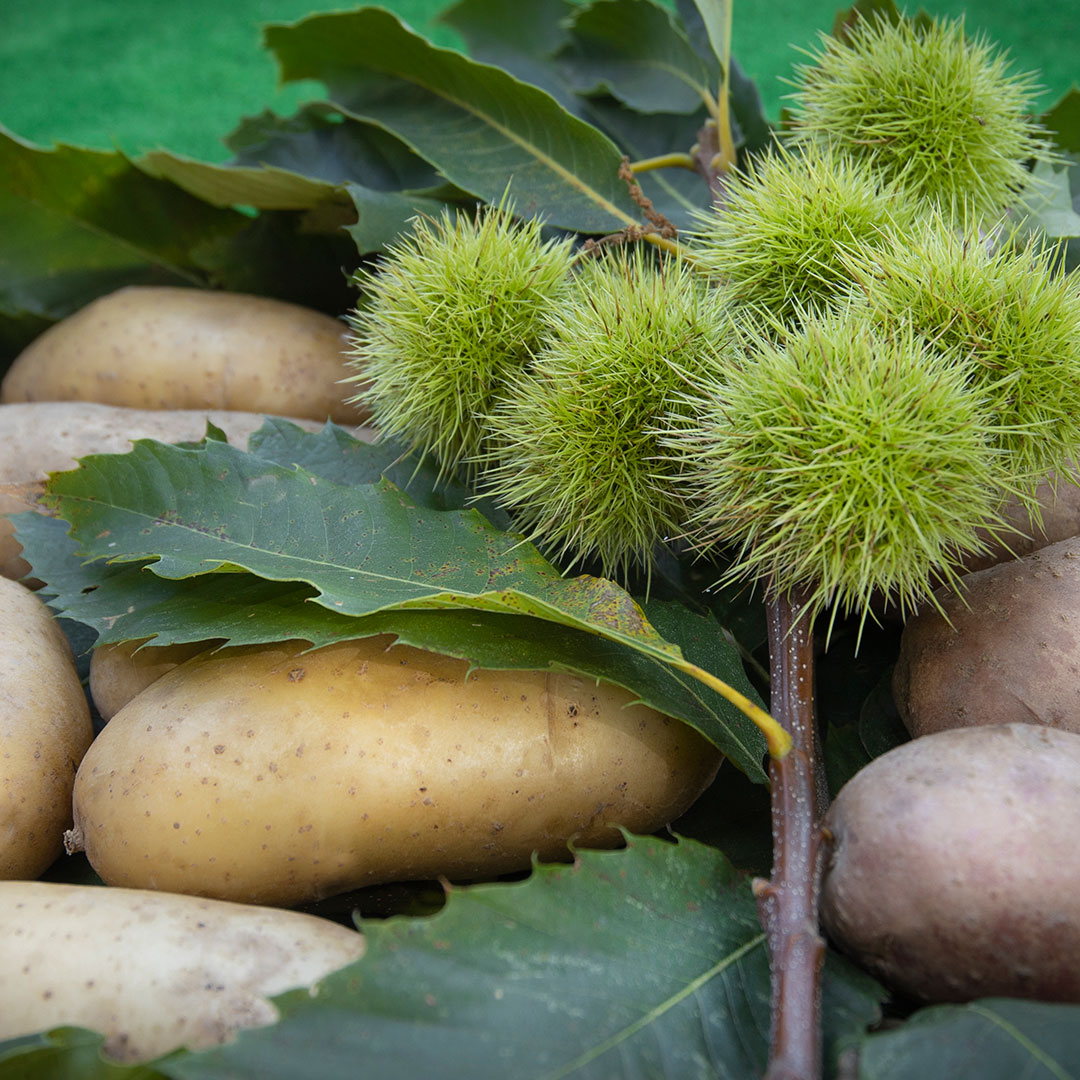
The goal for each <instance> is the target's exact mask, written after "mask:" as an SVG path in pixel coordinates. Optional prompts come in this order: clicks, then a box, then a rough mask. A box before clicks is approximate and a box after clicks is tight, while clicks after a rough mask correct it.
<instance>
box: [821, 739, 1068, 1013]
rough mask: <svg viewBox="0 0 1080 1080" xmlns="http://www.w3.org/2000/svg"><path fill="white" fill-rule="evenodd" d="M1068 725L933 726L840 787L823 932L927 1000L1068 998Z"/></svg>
mask: <svg viewBox="0 0 1080 1080" xmlns="http://www.w3.org/2000/svg"><path fill="white" fill-rule="evenodd" d="M1078 822H1080V735H1074V734H1073V733H1071V732H1067V731H1056V730H1053V729H1048V728H1037V727H1034V726H1033V725H1031V724H1009V725H997V726H993V727H981V728H963V729H959V730H956V731H943V732H939V733H938V734H935V735H928V736H927V737H926V738H923V739H915V740H913V741H912V742H909V743H905V744H904V745H902V746H899V747H897V748H896V749H894V750H891V751H889V752H888V753H887V754H884V755H883V756H882V757H880V758H877V759H875V760H874V761H872V762H871V763H870V764H869V765H867V766H866V767H865V768H864V769H862V770H861V771H860V772H859V773H857V774H856V775H855V776H854V777H853V778H852V779H851V780H850V781H849V782H848V783H847V784H846V785H845V786H844V788H843V789H842V790H841V791H840V794H839V795H838V796H837V798H836V801H835V802H834V803H833V805H832V806H831V807H830V809H829V812H828V814H827V815H826V818H825V825H826V827H827V828H828V829H829V831H830V832H831V833H832V835H833V836H834V837H835V840H834V843H833V846H832V851H831V854H830V856H829V859H828V864H827V867H826V871H825V879H824V883H823V888H822V893H821V915H822V922H823V925H824V927H825V929H826V931H827V933H828V935H829V937H830V938H831V939H832V940H833V941H834V942H835V943H836V944H837V945H839V946H840V947H841V948H842V949H843V950H845V951H846V952H848V953H849V954H851V956H852V957H853V958H854V959H855V960H856V961H857V962H858V963H860V964H862V965H863V966H865V967H867V968H868V969H869V970H870V971H871V972H873V973H874V974H875V975H877V976H878V977H879V978H881V979H882V980H883V981H884V982H886V983H888V984H889V985H890V986H892V987H894V988H895V989H898V990H901V991H903V992H904V993H905V994H908V995H911V996H913V997H916V998H919V999H922V1000H924V1001H931V1002H944V1001H969V1000H972V999H974V998H979V997H990V996H1006V997H1023V998H1036V999H1040V1000H1045V1001H1080V963H1078V962H1077V961H1078V958H1080V856H1078V855H1077V848H1076V830H1077V823H1078Z"/></svg>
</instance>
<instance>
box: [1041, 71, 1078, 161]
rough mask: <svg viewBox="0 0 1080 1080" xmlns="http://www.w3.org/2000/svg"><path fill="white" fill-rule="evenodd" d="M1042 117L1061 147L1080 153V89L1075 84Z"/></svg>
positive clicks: (1043, 122) (1073, 152) (1044, 124)
mask: <svg viewBox="0 0 1080 1080" xmlns="http://www.w3.org/2000/svg"><path fill="white" fill-rule="evenodd" d="M1040 119H1041V121H1042V125H1043V127H1045V128H1046V130H1047V131H1049V132H1050V134H1051V136H1052V137H1053V140H1054V143H1055V144H1056V145H1057V146H1058V147H1059V148H1060V149H1062V150H1064V151H1066V153H1069V154H1080V89H1078V88H1077V87H1076V86H1075V85H1074V86H1071V87H1069V89H1068V91H1066V93H1065V95H1064V96H1063V97H1062V98H1060V100H1058V101H1057V102H1055V103H1054V104H1053V105H1052V106H1051V107H1050V108H1049V109H1047V111H1046V112H1045V113H1043V115H1042V116H1041V117H1040Z"/></svg>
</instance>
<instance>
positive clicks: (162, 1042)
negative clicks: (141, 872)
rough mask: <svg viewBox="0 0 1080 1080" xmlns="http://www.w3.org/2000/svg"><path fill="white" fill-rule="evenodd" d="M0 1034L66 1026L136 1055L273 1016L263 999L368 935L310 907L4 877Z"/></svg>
mask: <svg viewBox="0 0 1080 1080" xmlns="http://www.w3.org/2000/svg"><path fill="white" fill-rule="evenodd" d="M0 938H2V940H3V942H4V963H3V965H0V1039H10V1038H14V1037H16V1036H19V1035H29V1034H31V1033H33V1032H36V1031H41V1030H43V1029H45V1028H50V1027H57V1026H59V1025H61V1024H74V1025H78V1026H80V1027H87V1028H91V1029H93V1030H94V1031H98V1032H101V1033H102V1034H104V1035H105V1045H104V1052H105V1055H106V1056H107V1057H109V1058H111V1059H116V1060H119V1061H126V1062H131V1061H143V1060H146V1059H148V1058H153V1057H157V1056H158V1055H159V1054H164V1053H167V1052H168V1051H170V1050H174V1049H176V1048H177V1047H180V1046H188V1047H191V1048H192V1049H198V1048H201V1047H207V1046H214V1045H217V1044H219V1043H224V1042H227V1041H229V1040H230V1039H231V1038H232V1037H233V1035H234V1033H235V1032H236V1031H238V1030H240V1029H242V1028H252V1027H261V1026H263V1025H265V1024H271V1023H273V1022H274V1021H275V1020H276V1019H277V1016H278V1013H277V1009H276V1008H275V1007H274V1006H273V1005H272V1004H271V1003H270V1002H269V1001H268V1000H267V999H268V997H270V996H271V995H275V994H280V993H282V992H283V991H285V990H289V989H292V988H294V987H301V986H310V985H311V984H312V983H315V982H316V981H318V980H319V979H321V978H322V977H323V976H324V975H326V974H328V973H329V972H331V971H334V970H336V969H337V968H341V967H344V966H345V965H346V964H349V963H352V962H353V961H354V960H357V959H359V957H360V956H361V955H363V952H364V939H363V937H362V936H361V935H360V934H358V933H357V932H356V931H354V930H350V929H348V928H347V927H344V926H339V925H338V924H337V923H332V922H330V921H328V920H326V919H320V918H316V917H315V916H313V915H302V914H300V913H298V912H295V911H279V910H277V909H276V908H257V907H249V906H246V905H243V904H227V903H223V902H222V901H220V900H202V899H199V898H197V897H193V896H175V895H172V894H169V893H160V892H150V891H144V890H137V889H104V888H100V887H96V886H91V885H58V884H55V883H52V882H43V881H28V882H3V883H0Z"/></svg>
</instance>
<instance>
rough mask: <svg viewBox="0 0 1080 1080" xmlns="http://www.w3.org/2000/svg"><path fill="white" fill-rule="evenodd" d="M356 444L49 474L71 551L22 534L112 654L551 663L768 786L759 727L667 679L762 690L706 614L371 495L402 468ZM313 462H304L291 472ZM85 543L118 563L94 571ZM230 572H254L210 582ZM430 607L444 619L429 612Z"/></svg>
mask: <svg viewBox="0 0 1080 1080" xmlns="http://www.w3.org/2000/svg"><path fill="white" fill-rule="evenodd" d="M350 444H356V440H350V439H349V437H348V436H347V435H346V434H345V433H344V432H343V431H341V430H340V429H335V428H333V427H332V426H328V427H327V428H326V429H325V430H324V431H323V432H321V433H320V434H319V435H318V436H312V437H311V438H310V439H305V438H304V436H302V435H301V434H299V433H298V432H296V431H295V430H293V428H292V425H288V424H285V423H282V422H277V423H276V424H275V423H274V422H271V423H270V424H269V425H268V430H267V433H266V434H265V435H264V436H263V437H261V439H260V440H256V449H257V451H258V455H266V456H258V455H257V454H245V453H243V452H241V451H239V450H236V449H235V448H234V447H230V446H229V445H228V444H227V443H221V442H216V441H215V442H208V443H206V444H205V445H204V446H202V447H199V448H194V449H191V448H181V447H172V446H166V445H163V444H160V443H153V442H150V441H140V442H138V443H136V445H135V447H134V449H133V450H132V451H131V453H129V454H123V455H95V456H92V457H89V458H84V459H83V461H82V463H81V464H80V467H79V468H78V469H76V470H74V471H72V472H69V473H62V474H57V475H55V476H54V477H53V478H52V480H51V481H50V485H49V487H50V494H49V496H48V497H47V499H48V501H49V502H50V503H52V504H53V505H54V506H56V508H57V509H58V510H59V513H60V514H61V516H62V518H63V520H64V521H67V522H70V523H71V524H72V526H73V529H72V535H73V536H74V537H75V540H74V541H72V540H69V539H68V538H66V537H62V538H59V539H58V538H57V536H56V532H57V527H56V526H54V525H53V524H52V523H49V522H45V521H43V520H42V519H39V518H37V517H36V515H26V516H23V517H20V518H19V520H18V524H19V535H20V538H21V539H22V541H23V543H24V546H25V548H26V557H27V558H28V559H29V560H30V561H31V563H32V564H33V565H34V568H35V573H36V574H38V575H39V576H40V577H41V578H42V579H43V580H45V581H46V582H47V583H48V587H49V591H50V592H51V593H53V594H55V595H56V596H57V597H58V599H57V601H56V605H57V607H58V609H59V610H62V611H63V612H64V613H65V614H67V615H69V616H70V617H72V618H76V619H79V620H80V621H83V622H87V623H88V624H90V625H92V626H94V627H95V629H97V630H98V631H99V632H101V633H102V635H103V637H102V640H104V641H109V640H127V639H131V638H139V637H145V636H147V635H150V634H157V635H159V639H160V643H165V642H166V641H169V640H187V641H191V640H204V639H207V638H224V639H228V640H232V641H235V642H238V643H239V642H241V641H247V642H252V641H273V640H280V639H282V638H295V637H300V638H304V639H306V640H309V641H312V642H314V643H318V644H322V643H326V642H329V641H333V640H341V639H342V638H350V637H352V638H355V637H363V636H368V635H370V634H375V633H383V632H393V633H398V634H401V635H402V636H403V638H404V635H405V634H406V633H407V634H409V635H411V636H409V637H408V638H407V640H409V641H410V642H411V643H413V644H417V645H420V646H422V647H427V648H432V649H435V650H436V651H440V652H448V653H450V654H451V655H458V656H466V657H468V658H469V659H471V660H472V661H473V662H474V663H476V664H477V665H478V666H481V667H503V666H510V667H519V668H545V667H547V666H548V665H549V664H551V663H554V664H557V665H559V666H562V667H566V668H570V669H572V670H575V671H582V672H584V673H587V674H590V675H594V676H597V677H602V678H607V679H609V680H610V681H612V682H616V683H619V684H620V685H624V686H626V687H628V688H629V689H631V690H633V691H634V692H635V693H638V694H640V695H641V697H642V699H643V700H647V701H649V702H650V703H652V704H654V705H655V706H656V707H658V708H660V709H662V710H663V711H665V712H668V713H670V714H671V715H674V716H677V717H679V718H681V719H684V720H686V721H687V722H688V723H691V724H692V725H693V726H694V727H696V728H698V730H700V731H701V732H702V733H703V734H704V735H705V736H706V737H707V738H709V739H710V740H712V741H713V742H714V743H715V744H716V745H717V746H719V747H720V749H721V750H723V751H724V753H725V754H727V755H728V756H729V757H731V759H732V760H733V761H734V762H736V763H737V764H738V766H739V768H741V769H743V770H744V771H745V772H746V773H747V775H749V776H750V777H751V778H753V779H754V780H756V781H763V780H764V772H763V771H762V768H761V759H762V752H763V746H764V744H763V740H762V738H761V736H760V734H759V733H758V731H757V729H756V728H755V727H754V726H753V724H752V723H751V722H750V721H749V720H747V719H746V718H745V717H744V716H743V715H742V713H740V712H739V711H738V710H736V709H735V708H734V707H733V706H731V705H729V704H728V703H727V702H725V701H724V700H723V699H722V698H721V697H720V696H719V695H717V694H715V693H714V692H713V691H711V690H707V688H705V687H703V686H701V685H700V684H699V683H698V682H697V681H696V680H694V679H693V678H691V677H690V676H688V675H684V674H682V673H680V672H678V671H675V670H673V669H671V668H670V661H671V660H672V659H673V658H677V657H680V656H685V657H686V658H687V659H689V660H690V661H691V662H692V663H696V664H698V665H699V666H701V667H704V668H705V669H706V670H708V671H710V672H712V673H713V674H714V675H716V676H717V677H719V678H721V679H723V680H725V681H726V682H728V683H729V684H731V685H736V686H737V687H738V688H739V689H740V690H741V691H742V692H743V693H745V694H747V695H748V696H750V697H753V696H754V694H753V690H752V688H751V687H750V685H749V683H748V682H747V681H746V678H745V675H744V673H743V671H742V668H741V665H740V663H739V658H738V653H737V651H736V650H735V648H734V647H733V646H732V645H731V644H729V643H728V642H727V640H725V637H724V635H723V632H722V628H721V627H720V625H719V624H718V623H716V622H715V620H714V619H713V618H712V617H711V616H699V615H693V614H692V613H690V612H688V611H687V610H686V609H685V608H684V607H683V606H682V605H670V604H662V603H659V602H654V603H652V604H650V605H649V606H648V609H647V612H645V613H643V612H642V610H641V608H639V607H638V605H637V604H636V603H635V602H634V601H633V599H632V598H631V597H630V596H629V595H628V594H627V593H625V592H624V591H623V590H621V589H619V588H618V586H616V585H614V584H613V583H611V582H607V581H603V580H602V579H599V578H593V577H588V576H582V577H579V578H575V579H565V578H563V577H561V576H560V575H559V574H558V572H557V571H556V570H555V569H554V568H553V567H552V566H551V565H550V564H548V563H547V562H545V561H544V560H543V558H542V557H541V556H540V554H539V552H537V551H536V549H535V548H534V547H532V545H530V544H527V543H525V542H524V541H522V539H521V537H520V536H517V535H516V534H513V533H507V532H504V531H502V530H499V529H496V528H494V527H493V526H492V525H491V524H490V523H489V522H487V521H486V520H485V519H484V518H482V517H481V516H480V515H479V514H478V513H477V512H476V511H475V510H469V511H461V510H445V511H437V510H432V509H429V508H426V507H421V506H417V505H416V504H415V503H413V502H412V500H410V499H408V498H407V496H405V495H404V493H402V492H401V491H400V490H399V489H397V488H395V487H393V486H392V485H390V484H387V483H386V482H384V481H380V483H379V484H378V485H375V486H373V485H371V484H368V483H364V482H360V481H359V479H358V478H359V477H364V478H365V479H367V478H370V477H371V473H372V472H374V471H375V470H376V469H382V468H386V467H387V465H388V464H390V467H397V466H394V465H393V464H392V463H388V462H387V455H388V453H390V452H391V451H390V450H389V449H388V448H387V447H369V446H367V444H356V445H350ZM309 455H310V457H311V461H312V464H313V466H314V467H313V468H309V467H307V466H305V467H304V468H301V469H293V468H292V467H290V466H291V464H292V463H293V462H297V461H303V459H305V458H306V457H308V456H309ZM274 456H278V457H280V458H281V459H282V460H286V461H289V462H290V466H283V465H278V464H276V463H275V462H274V461H272V460H270V459H271V458H272V457H274ZM325 472H331V473H333V474H334V476H335V477H337V479H338V480H339V481H344V482H335V481H333V480H329V479H327V478H326V477H325V476H324V475H323V473H325ZM365 474H366V475H365ZM417 476H418V478H419V479H420V481H421V490H422V483H423V474H422V473H418V474H417ZM75 549H77V550H79V551H81V552H83V553H85V554H88V555H90V556H92V557H93V558H95V559H109V560H112V562H111V563H109V564H104V563H102V564H100V565H96V564H91V565H90V566H89V567H85V568H84V567H82V566H81V565H80V564H79V560H78V559H77V558H76V557H74V553H75ZM152 560H156V561H152ZM219 569H224V570H230V571H236V570H238V569H239V570H245V571H248V573H246V574H237V573H235V572H233V573H228V574H225V575H222V574H212V572H213V571H214V570H219ZM208 574H212V576H210V577H207V576H206V575H208ZM188 578H190V579H191V580H190V581H186V582H185V579H188ZM261 579H266V580H261ZM86 590H90V591H88V592H87V591H86ZM448 609H449V610H448ZM455 609H460V610H455ZM425 610H426V611H432V610H437V611H440V612H441V614H440V616H439V617H435V618H427V619H425V618H421V616H422V615H424V614H425ZM450 615H453V618H452V619H451V618H450ZM482 615H490V616H500V617H501V618H486V617H485V618H482V617H480V616H482ZM523 615H527V616H533V617H538V618H539V619H541V620H543V621H544V622H545V623H549V624H552V625H549V626H542V627H537V626H533V624H532V619H521V618H520V616H523ZM357 619H362V620H363V622H362V624H358V623H357V621H356V620H357ZM653 619H655V620H656V622H657V623H658V624H659V626H655V625H653V623H652V622H651V621H650V620H653ZM563 630H568V631H572V633H569V634H567V633H563V632H562V631H563ZM421 635H423V636H421ZM511 646H513V647H511Z"/></svg>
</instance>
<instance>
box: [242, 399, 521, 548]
mask: <svg viewBox="0 0 1080 1080" xmlns="http://www.w3.org/2000/svg"><path fill="white" fill-rule="evenodd" d="M248 450H249V451H250V452H251V453H253V454H257V455H258V456H259V457H261V458H263V459H264V460H266V461H273V462H276V463H277V464H278V465H286V466H291V465H303V466H304V468H305V469H309V470H310V471H311V472H313V473H315V474H316V475H317V476H322V477H324V478H325V479H327V480H333V481H334V483H335V484H374V483H376V482H377V481H379V480H383V479H386V480H389V481H390V482H391V483H392V484H393V485H394V486H395V487H399V488H401V490H402V491H404V492H405V493H406V494H407V495H408V496H409V498H410V499H412V500H413V501H414V502H415V503H417V505H419V506H426V507H428V508H429V509H432V510H461V509H462V508H463V507H465V505H466V504H468V505H469V506H474V507H476V508H477V509H478V510H479V511H480V512H481V513H482V514H483V515H484V517H486V518H487V520H488V521H489V522H491V524H492V525H494V526H495V527H496V528H499V529H509V528H510V515H509V514H507V513H506V511H505V510H503V509H502V508H501V507H500V506H498V505H497V504H495V503H493V502H492V501H491V500H490V499H483V498H476V497H475V496H474V495H473V493H472V491H471V490H470V489H469V488H467V487H466V486H465V485H464V484H463V483H461V482H460V481H458V480H456V479H454V478H453V477H451V478H450V479H446V478H442V479H440V476H439V472H440V470H439V468H438V466H437V465H436V464H435V463H434V462H433V461H432V460H431V459H430V458H425V459H423V460H421V461H417V459H416V456H415V455H412V454H410V453H409V450H408V447H405V446H402V444H401V443H397V442H394V441H393V440H390V439H380V440H379V441H378V442H377V443H367V442H361V441H360V440H359V439H357V438H355V437H354V436H353V435H351V434H349V432H348V431H346V430H345V429H344V428H342V427H339V426H337V425H336V424H331V423H327V425H326V427H325V428H324V429H323V430H322V431H320V432H318V433H317V434H316V433H314V432H310V431H305V430H304V429H303V428H301V427H298V426H297V425H296V424H292V423H290V422H289V421H288V420H283V419H281V418H280V417H274V416H268V417H265V418H264V420H263V426H262V427H261V428H259V430H258V431H256V432H253V433H252V435H251V437H250V439H249V440H248Z"/></svg>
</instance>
